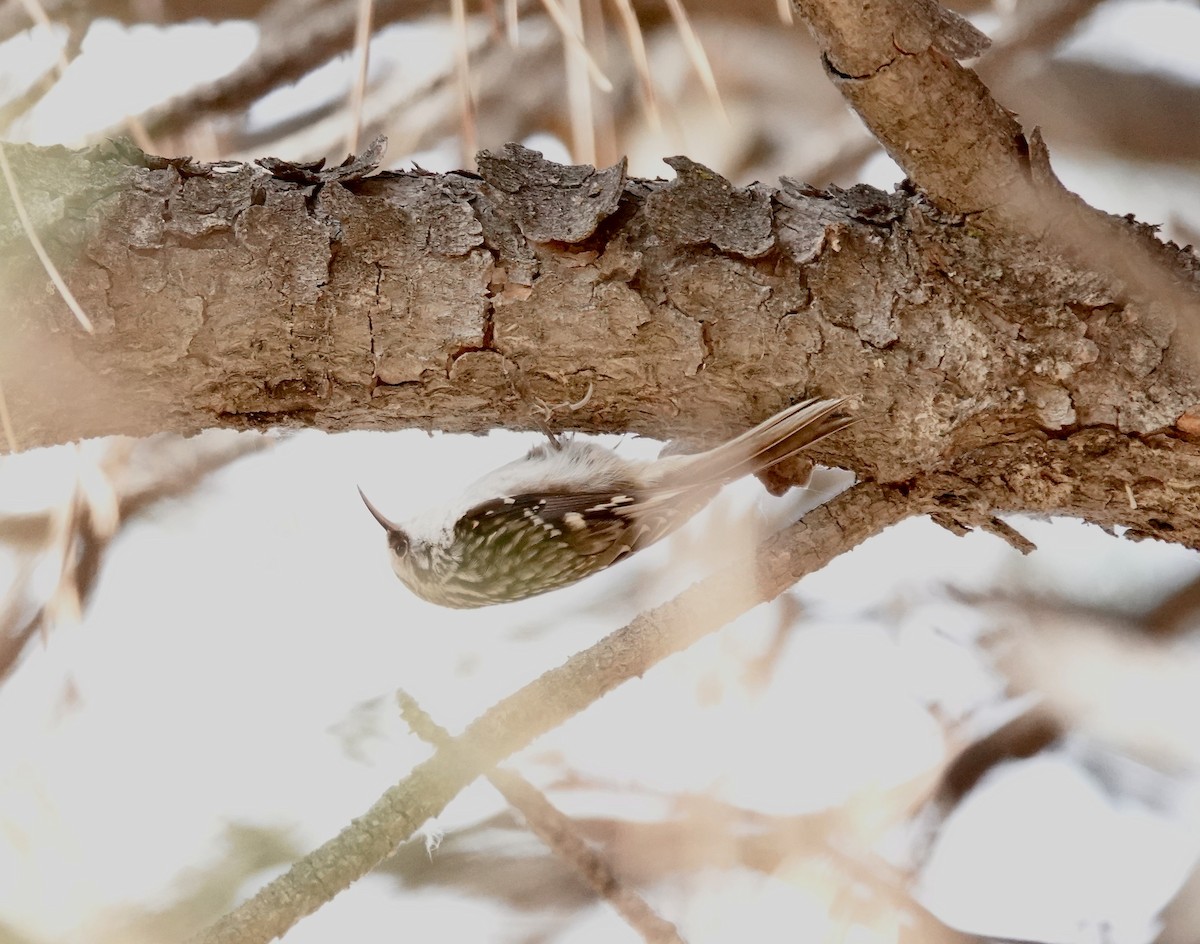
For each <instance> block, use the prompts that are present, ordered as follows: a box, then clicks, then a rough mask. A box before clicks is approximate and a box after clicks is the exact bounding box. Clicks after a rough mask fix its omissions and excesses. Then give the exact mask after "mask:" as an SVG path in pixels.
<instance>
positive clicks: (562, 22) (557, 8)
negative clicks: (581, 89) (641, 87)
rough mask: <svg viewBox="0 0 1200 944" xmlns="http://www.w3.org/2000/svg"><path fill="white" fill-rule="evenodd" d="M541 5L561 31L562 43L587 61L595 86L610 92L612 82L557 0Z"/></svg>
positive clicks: (546, 0) (547, 0) (549, 0)
mask: <svg viewBox="0 0 1200 944" xmlns="http://www.w3.org/2000/svg"><path fill="white" fill-rule="evenodd" d="M542 6H544V7H545V8H546V12H547V13H548V14H550V19H551V21H552V22H553V23H554V25H555V26H556V27H558V31H559V32H560V33H562V37H563V43H564V44H565V45H567V46H570V47H573V48H574V49H575V50H576V52H578V53H579V55H581V56H583V61H584V62H585V63H587V70H588V75H590V76H591V78H592V81H593V82H594V83H595V84H596V88H598V89H600V91H601V92H611V91H612V90H613V84H612V82H611V81H609V78H608V76H606V75H605V74H604V72H603V71H601V69H600V66H598V65H597V64H596V60H595V59H593V58H592V53H591V51H590V50H589V49H588V48H587V44H586V43H585V42H584V41H583V37H582V36H580V35H579V32H578V31H577V30H576V29H575V27H574V26H572V25H571V21H570V19H569V18H568V17H567V14H566V11H564V10H563V7H562V4H561V3H559V2H558V0H542Z"/></svg>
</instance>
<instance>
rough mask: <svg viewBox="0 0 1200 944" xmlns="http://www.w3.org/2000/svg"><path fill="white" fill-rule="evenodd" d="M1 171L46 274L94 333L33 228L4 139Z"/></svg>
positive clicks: (77, 315) (84, 326)
mask: <svg viewBox="0 0 1200 944" xmlns="http://www.w3.org/2000/svg"><path fill="white" fill-rule="evenodd" d="M0 173H2V174H3V175H4V183H5V184H6V185H7V187H8V193H9V196H11V197H12V202H13V208H14V209H15V210H16V211H17V219H18V220H20V221H21V228H22V229H24V230H25V236H26V238H27V239H28V240H29V244H30V245H31V246H33V251H34V252H35V253H37V257H38V260H39V261H40V262H41V263H42V268H43V269H45V270H46V275H48V276H49V277H50V281H51V282H53V283H54V287H55V288H56V289H58V294H59V295H61V296H62V300H63V301H64V302H66V303H67V307H68V308H70V309H71V313H72V314H74V315H75V318H76V320H77V321H78V322H79V324H80V325H82V326H83V330H84V331H86V332H87V333H88V334H93V333H94V332H95V328H93V327H92V319H91V318H89V317H88V316H87V314H86V313H85V312H84V310H83V306H82V305H80V304H79V302H78V301H76V300H75V295H74V293H73V292H72V291H71V290H70V289H69V288H68V287H67V283H66V282H64V281H63V277H62V276H61V275H60V274H59V272H58V266H56V265H55V264H54V260H53V259H51V258H50V255H49V253H47V252H46V247H45V246H43V245H42V240H41V239H40V238H39V237H38V234H37V230H35V229H34V228H33V220H31V219H30V218H29V213H28V212H27V211H26V209H25V201H24V200H22V199H21V194H20V192H19V191H18V190H17V180H16V178H15V177H14V176H13V172H12V167H11V166H9V163H8V153H7V152H6V151H5V150H4V143H3V142H2V141H0Z"/></svg>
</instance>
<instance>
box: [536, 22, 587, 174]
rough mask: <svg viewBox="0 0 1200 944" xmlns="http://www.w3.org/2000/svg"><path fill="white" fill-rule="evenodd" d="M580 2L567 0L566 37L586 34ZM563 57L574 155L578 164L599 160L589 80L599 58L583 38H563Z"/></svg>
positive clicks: (564, 33) (572, 155) (564, 32)
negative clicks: (578, 40) (592, 55)
mask: <svg viewBox="0 0 1200 944" xmlns="http://www.w3.org/2000/svg"><path fill="white" fill-rule="evenodd" d="M580 2H581V0H563V4H562V11H563V16H564V18H565V20H566V23H567V24H569V26H570V29H569V30H564V29H562V28H561V27H560V30H561V31H562V34H563V38H564V40H565V39H566V37H567V36H568V35H570V36H579V37H582V36H583V9H582V7H581V6H580ZM547 9H549V7H547ZM555 22H556V23H557V22H558V21H557V20H556V21H555ZM563 57H564V59H565V66H566V70H567V114H568V115H569V116H570V121H571V157H572V158H573V159H574V161H575V163H577V164H595V163H596V123H595V115H594V113H593V111H592V90H591V87H590V86H589V84H588V68H589V60H590V61H591V62H592V63H593V64H594V63H595V60H594V59H592V58H591V51H590V50H588V49H586V48H585V46H584V45H583V41H582V40H581V41H580V42H578V43H575V42H563ZM597 68H599V67H597Z"/></svg>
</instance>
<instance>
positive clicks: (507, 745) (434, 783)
mask: <svg viewBox="0 0 1200 944" xmlns="http://www.w3.org/2000/svg"><path fill="white" fill-rule="evenodd" d="M929 500H930V498H929V496H928V495H925V494H924V493H923V492H920V491H919V490H910V491H909V493H908V495H907V496H900V495H899V494H898V493H896V492H894V491H892V490H889V489H885V488H884V487H882V486H880V485H876V484H875V483H872V482H865V483H861V484H859V485H856V486H853V487H852V488H850V489H849V490H848V491H846V492H843V493H842V494H841V495H839V496H837V497H836V498H834V499H833V500H832V501H830V502H829V503H828V504H827V505H823V506H822V507H820V508H817V509H815V510H814V511H812V512H810V513H809V514H808V515H806V516H805V518H804V519H803V520H802V521H799V522H797V523H795V524H793V525H791V526H790V527H788V528H785V529H784V530H783V531H781V532H779V533H778V534H776V535H774V536H773V537H771V538H769V539H768V540H767V541H765V542H764V543H763V544H762V545H761V546H760V547H759V548H758V550H757V552H756V554H755V555H754V556H753V558H751V559H747V560H743V561H740V562H739V563H737V564H735V565H733V566H731V567H728V568H725V569H723V570H721V571H719V572H717V573H716V574H713V575H711V576H710V577H709V578H708V579H706V580H704V581H703V582H701V583H698V584H696V585H694V586H692V587H691V588H689V589H688V590H686V591H685V592H684V593H682V594H680V595H679V596H678V597H676V598H675V599H674V600H672V601H670V602H669V603H666V604H664V605H662V606H659V607H656V608H655V609H653V610H648V611H647V612H645V613H643V614H642V615H640V616H639V617H637V618H636V619H635V620H633V622H631V623H630V624H629V625H627V626H625V627H624V628H623V629H619V630H617V631H616V632H615V633H612V634H611V635H610V636H608V637H606V638H605V639H603V640H601V641H600V642H598V643H596V644H595V645H594V646H591V647H590V648H588V649H585V650H583V651H582V652H579V653H576V654H575V655H574V656H572V657H571V658H570V659H568V660H567V661H566V662H565V663H564V664H563V665H561V666H559V667H558V668H555V669H551V670H550V671H548V672H546V673H545V674H544V675H542V676H541V677H540V678H538V679H536V680H535V681H533V682H531V683H530V684H529V685H526V686H525V687H524V688H522V689H521V690H520V691H518V692H516V693H514V694H513V695H510V696H509V697H507V698H505V699H503V700H502V701H500V702H499V703H497V704H496V705H493V706H492V707H491V708H489V709H488V710H487V711H486V712H485V713H484V714H483V715H481V716H480V717H479V718H478V719H477V720H475V721H474V722H473V723H472V724H471V725H469V726H468V727H467V729H466V730H465V731H464V732H463V733H462V734H461V735H459V736H458V737H456V738H455V739H454V740H453V741H451V742H450V743H448V744H447V745H446V746H445V747H443V748H441V749H439V750H438V752H437V753H436V754H434V755H433V757H431V758H429V759H428V760H426V761H425V762H424V763H422V764H419V765H418V766H417V767H416V768H414V769H413V771H412V772H411V773H410V774H409V775H408V776H407V777H405V778H404V779H403V780H402V781H400V782H399V783H398V784H396V785H395V786H393V787H391V788H389V789H388V790H387V791H386V792H385V793H384V794H383V796H382V797H380V798H379V800H378V801H376V803H375V804H374V805H373V806H372V807H371V808H370V809H369V810H367V811H366V812H365V813H364V814H363V815H362V816H359V817H357V818H355V819H354V820H353V821H352V822H351V824H350V825H349V826H347V827H346V828H345V829H343V830H342V832H341V833H340V834H339V835H337V836H335V837H334V838H333V839H331V840H329V841H328V842H326V843H325V844H324V845H323V846H321V847H320V848H319V849H316V850H314V851H313V852H311V853H310V854H309V855H307V856H305V857H304V859H302V860H300V861H299V862H297V863H296V864H295V865H293V866H292V868H291V869H289V870H288V871H287V872H286V873H285V874H284V875H281V876H279V877H278V878H276V879H274V880H273V881H271V882H270V883H268V884H267V885H266V886H264V887H263V888H262V889H260V890H259V891H258V893H257V894H255V895H254V896H253V897H252V898H251V899H250V900H248V901H246V902H244V903H243V904H242V905H240V906H239V907H238V908H236V909H234V910H233V911H231V912H230V913H229V914H227V915H225V916H224V917H222V918H221V919H219V920H218V921H217V922H215V923H214V924H213V925H211V926H210V927H209V928H207V929H205V930H204V931H202V932H200V933H199V934H197V935H196V936H195V937H194V938H193V939H192V940H193V942H194V944H234V942H236V944H266V942H267V941H270V940H271V939H273V938H275V937H278V936H280V935H281V934H283V933H284V932H285V931H287V929H288V928H290V927H291V926H292V925H294V924H295V923H296V921H298V920H299V919H300V918H302V917H303V916H304V915H307V914H311V913H312V912H313V911H315V910H316V909H317V908H319V907H320V906H321V905H323V904H324V903H325V902H326V901H328V900H329V898H330V897H331V896H333V895H335V894H337V893H338V892H339V891H341V890H342V889H345V888H346V887H348V886H349V885H350V883H351V882H354V881H356V880H357V879H359V878H361V877H362V876H363V875H365V874H366V873H367V872H368V871H370V870H371V869H372V868H374V867H375V866H376V865H378V864H379V863H380V862H381V861H383V859H384V858H386V857H387V856H389V855H391V854H392V852H393V851H394V850H395V848H396V846H397V845H398V844H399V843H401V842H403V841H404V840H405V839H408V838H409V837H410V836H412V835H413V833H414V832H415V831H416V830H417V828H418V827H419V826H420V825H421V824H422V823H424V822H425V821H426V820H427V819H429V818H430V817H431V816H436V815H437V814H438V813H440V812H441V811H442V809H444V808H445V806H446V804H447V803H449V802H450V800H451V799H453V798H454V797H455V796H456V795H457V794H458V793H459V792H460V791H461V790H462V789H463V788H464V787H466V786H467V785H468V784H469V783H470V782H471V781H472V780H474V779H475V778H476V777H478V776H480V775H481V774H482V773H483V772H485V771H487V770H489V769H491V768H492V767H494V766H496V764H497V763H499V762H500V761H501V760H503V759H504V758H505V757H507V756H509V755H510V754H512V753H514V752H515V751H518V750H521V749H522V748H524V747H526V746H528V745H529V744H530V743H531V742H532V741H533V740H534V739H536V738H537V737H539V736H541V735H542V734H545V733H546V732H547V731H550V730H552V729H553V728H555V727H557V726H559V725H560V724H562V723H563V722H565V721H566V720H567V719H568V718H571V717H573V716H574V715H575V714H578V713H579V712H580V711H582V710H583V709H585V708H587V707H588V706H589V705H590V704H592V703H593V702H594V701H596V700H597V699H598V698H600V697H601V696H602V695H604V694H606V693H607V692H609V691H611V690H612V689H614V688H616V687H617V686H618V685H621V684H622V683H624V682H626V681H628V680H629V679H631V678H637V677H640V676H642V675H644V674H645V673H646V672H647V671H649V669H650V668H651V667H653V666H654V665H656V664H658V663H659V662H661V661H662V660H663V659H665V658H666V657H667V656H669V655H672V654H674V653H676V652H679V651H681V650H683V649H686V648H687V647H688V646H690V645H692V644H693V643H695V642H696V641H697V640H699V639H702V638H703V637H705V636H707V635H708V634H710V633H712V632H714V631H716V630H717V629H719V628H721V627H722V626H724V625H725V624H726V623H728V622H729V621H730V620H732V619H734V618H736V617H738V616H740V615H741V614H743V613H745V612H746V611H747V610H749V609H751V608H752V607H754V606H756V605H758V604H759V603H761V602H764V601H767V600H771V599H774V598H775V597H777V596H778V595H779V594H780V593H782V592H783V591H784V590H786V589H787V588H788V587H790V586H791V585H792V584H793V583H795V582H796V581H797V580H798V579H799V578H800V577H802V576H804V575H805V574H808V573H811V572H813V571H814V570H817V569H819V568H821V567H823V566H825V565H826V564H827V563H829V562H830V561H831V560H833V559H834V558H836V557H838V556H839V555H841V554H843V553H844V552H846V551H848V550H849V549H850V548H852V547H855V546H857V545H858V544H860V543H861V542H862V541H864V540H866V539H867V538H868V537H870V536H871V535H873V534H875V533H877V532H878V531H881V530H883V529H884V528H886V527H889V526H890V525H893V524H896V523H897V522H899V521H902V520H904V519H905V518H907V517H909V516H910V515H912V514H915V513H917V512H918V511H919V510H921V509H922V508H923V507H924V503H926V502H928V501H929Z"/></svg>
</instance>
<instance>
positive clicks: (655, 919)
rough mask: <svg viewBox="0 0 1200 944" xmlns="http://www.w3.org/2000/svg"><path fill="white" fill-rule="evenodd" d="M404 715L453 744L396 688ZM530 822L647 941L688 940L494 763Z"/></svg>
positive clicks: (539, 798) (550, 807)
mask: <svg viewBox="0 0 1200 944" xmlns="http://www.w3.org/2000/svg"><path fill="white" fill-rule="evenodd" d="M396 701H397V703H398V704H399V706H400V714H401V716H402V717H403V718H404V720H405V722H406V723H407V724H408V726H409V727H410V728H411V729H412V731H413V733H414V734H416V735H417V736H418V737H419V738H421V739H422V740H423V741H426V742H428V743H430V744H432V745H434V746H435V747H445V746H446V745H447V744H449V743H450V741H451V737H450V733H449V732H448V731H447V730H446V729H445V728H443V727H442V726H441V725H439V724H438V723H437V722H436V721H434V720H433V719H432V718H431V717H429V715H428V714H426V712H425V710H424V709H423V708H422V707H421V706H420V705H418V704H417V702H416V700H415V699H414V698H413V697H412V696H411V695H409V694H408V693H407V692H403V691H399V692H397V693H396ZM486 776H487V779H488V782H489V783H491V785H492V786H493V787H495V788H496V789H497V790H499V791H500V795H501V796H503V797H504V799H506V800H507V801H508V802H509V804H510V805H511V806H512V807H513V809H515V810H517V811H518V812H520V814H521V815H522V816H523V817H524V818H525V823H526V824H527V825H528V826H529V828H530V829H531V830H533V832H534V834H535V835H537V837H538V838H539V839H541V840H542V842H544V843H545V844H546V845H547V846H549V847H550V849H551V851H553V852H554V853H555V855H557V856H558V857H559V858H560V859H562V860H563V861H565V862H567V863H568V864H569V865H570V866H571V867H572V868H573V869H574V870H575V872H576V874H578V875H579V877H580V878H582V879H583V881H585V882H586V883H587V884H588V885H589V886H591V888H592V890H593V891H594V892H595V893H596V894H597V895H599V896H600V897H601V898H604V899H605V900H607V901H608V902H609V904H611V905H612V906H613V908H615V909H616V911H617V913H618V914H620V915H621V917H622V918H624V919H625V920H626V921H627V922H628V923H629V926H630V927H632V928H633V929H634V930H635V931H637V933H638V934H640V935H641V936H642V938H643V940H646V941H648V942H653V944H660V942H661V944H683V938H682V937H680V935H679V930H678V929H677V928H676V927H675V925H674V924H672V923H671V922H670V921H667V920H666V919H665V918H663V917H661V916H660V915H658V914H657V913H656V912H655V911H654V909H653V908H651V907H650V906H649V905H648V904H647V903H646V901H645V899H643V898H642V897H641V896H640V895H639V894H638V893H637V892H635V891H633V890H632V889H630V888H628V887H627V886H625V885H624V884H623V883H622V882H621V880H620V879H619V878H618V877H617V875H616V873H615V872H613V870H612V866H610V865H609V864H608V862H607V861H606V860H605V859H604V858H603V857H602V856H601V855H600V854H599V853H597V852H596V851H595V850H593V849H592V848H591V847H590V846H589V845H588V844H587V842H586V840H585V839H584V838H583V836H581V835H580V832H579V828H578V826H576V824H575V822H574V821H573V820H572V819H571V818H570V817H569V816H566V815H565V814H563V812H562V811H561V810H559V809H558V808H557V807H555V806H554V804H552V803H551V802H550V801H549V800H548V799H546V795H545V794H544V793H542V792H541V791H540V790H539V789H538V788H537V787H535V786H534V785H533V784H531V783H530V782H529V781H528V780H526V779H525V778H524V777H522V776H521V775H520V774H517V773H514V772H513V771H511V770H504V769H502V768H495V769H493V770H491V771H490V772H488V774H487V775H486Z"/></svg>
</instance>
